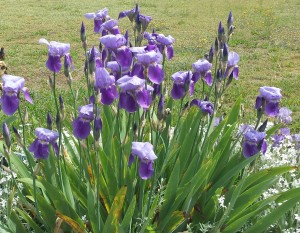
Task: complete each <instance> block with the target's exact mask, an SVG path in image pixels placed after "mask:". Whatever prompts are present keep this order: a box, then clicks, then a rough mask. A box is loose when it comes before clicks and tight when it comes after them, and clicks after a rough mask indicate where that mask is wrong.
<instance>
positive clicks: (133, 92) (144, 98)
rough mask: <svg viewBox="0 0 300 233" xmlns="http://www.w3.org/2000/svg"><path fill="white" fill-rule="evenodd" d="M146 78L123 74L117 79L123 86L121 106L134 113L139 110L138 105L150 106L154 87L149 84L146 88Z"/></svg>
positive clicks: (120, 85) (145, 107)
mask: <svg viewBox="0 0 300 233" xmlns="http://www.w3.org/2000/svg"><path fill="white" fill-rule="evenodd" d="M145 82H146V81H145V80H144V79H141V78H139V77H137V76H133V77H130V76H128V75H125V76H123V77H122V78H120V79H119V80H118V81H117V84H118V85H119V87H120V88H121V93H120V99H119V107H120V108H124V109H125V110H126V111H128V112H130V113H132V112H135V111H137V110H138V107H139V106H140V107H142V108H144V109H147V108H149V106H150V105H151V103H152V97H151V92H153V88H152V87H151V86H147V89H145Z"/></svg>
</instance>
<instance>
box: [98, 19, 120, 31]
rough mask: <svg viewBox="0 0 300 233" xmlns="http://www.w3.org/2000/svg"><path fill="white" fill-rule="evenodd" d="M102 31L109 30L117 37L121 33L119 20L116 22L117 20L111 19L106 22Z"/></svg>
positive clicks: (102, 26)
mask: <svg viewBox="0 0 300 233" xmlns="http://www.w3.org/2000/svg"><path fill="white" fill-rule="evenodd" d="M101 30H107V31H109V32H110V33H111V34H113V35H117V34H120V33H121V31H120V29H119V26H118V20H115V19H110V20H108V21H106V22H104V23H103V24H102V25H101Z"/></svg>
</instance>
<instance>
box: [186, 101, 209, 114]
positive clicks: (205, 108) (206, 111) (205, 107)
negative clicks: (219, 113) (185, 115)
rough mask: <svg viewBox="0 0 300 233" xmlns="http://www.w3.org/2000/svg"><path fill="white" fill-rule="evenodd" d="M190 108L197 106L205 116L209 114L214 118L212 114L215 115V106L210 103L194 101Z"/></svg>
mask: <svg viewBox="0 0 300 233" xmlns="http://www.w3.org/2000/svg"><path fill="white" fill-rule="evenodd" d="M190 106H191V107H192V106H197V107H198V108H200V109H201V111H202V113H203V114H204V115H206V114H209V115H210V116H212V114H213V113H214V105H213V104H212V103H211V102H209V101H205V100H199V99H193V100H192V101H191V103H190Z"/></svg>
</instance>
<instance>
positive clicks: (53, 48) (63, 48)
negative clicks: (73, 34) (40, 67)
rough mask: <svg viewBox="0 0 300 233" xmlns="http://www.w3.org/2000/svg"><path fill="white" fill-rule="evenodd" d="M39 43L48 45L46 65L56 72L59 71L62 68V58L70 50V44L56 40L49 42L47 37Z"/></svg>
mask: <svg viewBox="0 0 300 233" xmlns="http://www.w3.org/2000/svg"><path fill="white" fill-rule="evenodd" d="M39 44H46V45H48V60H47V62H46V67H47V68H48V69H49V70H50V71H52V72H55V73H58V72H59V71H60V69H61V66H62V65H61V62H60V58H61V57H63V56H64V55H66V54H68V53H69V51H70V44H65V43H60V42H56V41H50V42H48V41H47V40H46V39H44V38H41V39H40V40H39Z"/></svg>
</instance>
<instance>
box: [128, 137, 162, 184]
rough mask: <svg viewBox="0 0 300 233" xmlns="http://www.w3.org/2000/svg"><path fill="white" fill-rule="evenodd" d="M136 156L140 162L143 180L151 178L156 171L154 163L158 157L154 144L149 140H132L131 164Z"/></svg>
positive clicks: (140, 172)
mask: <svg viewBox="0 0 300 233" xmlns="http://www.w3.org/2000/svg"><path fill="white" fill-rule="evenodd" d="M134 156H137V157H138V159H139V162H140V164H139V165H140V166H139V175H140V177H141V178H142V179H143V180H147V179H149V178H150V177H151V176H152V175H153V173H154V168H153V163H154V160H155V159H157V156H156V155H155V153H154V151H153V145H152V144H151V143H149V142H132V147H131V154H130V158H129V165H131V163H132V162H133V160H134Z"/></svg>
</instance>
